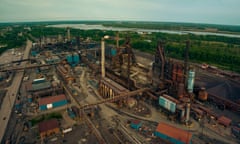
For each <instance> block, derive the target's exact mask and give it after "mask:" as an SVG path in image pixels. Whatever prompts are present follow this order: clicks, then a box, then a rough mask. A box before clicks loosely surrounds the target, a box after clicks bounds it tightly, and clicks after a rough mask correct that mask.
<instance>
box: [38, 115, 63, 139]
mask: <svg viewBox="0 0 240 144" xmlns="http://www.w3.org/2000/svg"><path fill="white" fill-rule="evenodd" d="M38 128H39V134H40V137H41V139H44V138H45V137H47V136H51V135H53V134H58V133H60V128H59V123H58V121H57V119H50V120H46V121H43V122H41V123H39V124H38Z"/></svg>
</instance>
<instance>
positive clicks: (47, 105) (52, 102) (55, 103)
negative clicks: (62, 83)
mask: <svg viewBox="0 0 240 144" xmlns="http://www.w3.org/2000/svg"><path fill="white" fill-rule="evenodd" d="M38 104H39V109H40V110H47V109H52V108H56V107H59V106H63V105H66V104H67V99H66V96H65V95H64V94H61V95H57V96H49V97H44V98H40V99H39V101H38Z"/></svg>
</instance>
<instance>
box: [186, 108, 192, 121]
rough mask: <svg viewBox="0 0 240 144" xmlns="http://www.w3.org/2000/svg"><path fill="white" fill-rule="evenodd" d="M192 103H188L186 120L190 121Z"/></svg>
mask: <svg viewBox="0 0 240 144" xmlns="http://www.w3.org/2000/svg"><path fill="white" fill-rule="evenodd" d="M190 106H191V105H190V103H187V104H186V122H189V117H190Z"/></svg>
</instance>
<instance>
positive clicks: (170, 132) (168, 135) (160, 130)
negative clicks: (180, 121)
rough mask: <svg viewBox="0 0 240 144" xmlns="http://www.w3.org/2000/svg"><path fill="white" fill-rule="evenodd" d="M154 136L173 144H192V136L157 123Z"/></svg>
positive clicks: (167, 125)
mask: <svg viewBox="0 0 240 144" xmlns="http://www.w3.org/2000/svg"><path fill="white" fill-rule="evenodd" d="M155 136H157V137H159V138H161V139H164V140H167V141H170V142H172V143H174V144H192V140H191V139H192V134H191V133H190V132H187V131H184V130H181V129H179V128H176V127H174V126H171V125H169V124H166V123H162V122H161V123H159V124H158V126H157V128H156V131H155Z"/></svg>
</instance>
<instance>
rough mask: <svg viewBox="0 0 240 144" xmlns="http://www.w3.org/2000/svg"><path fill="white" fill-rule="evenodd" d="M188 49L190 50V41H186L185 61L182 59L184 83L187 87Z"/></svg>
mask: <svg viewBox="0 0 240 144" xmlns="http://www.w3.org/2000/svg"><path fill="white" fill-rule="evenodd" d="M189 48H190V41H189V40H187V41H186V49H185V59H184V82H185V86H187V79H188V76H187V75H188V70H189V66H188V61H189Z"/></svg>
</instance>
